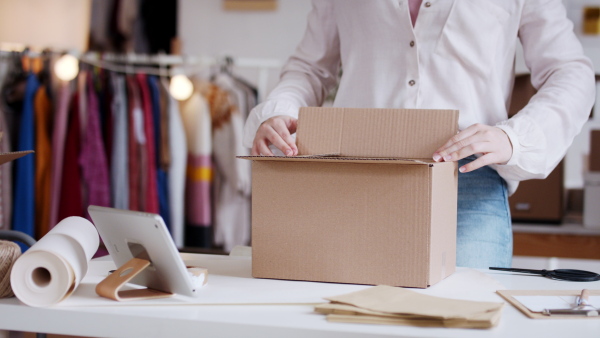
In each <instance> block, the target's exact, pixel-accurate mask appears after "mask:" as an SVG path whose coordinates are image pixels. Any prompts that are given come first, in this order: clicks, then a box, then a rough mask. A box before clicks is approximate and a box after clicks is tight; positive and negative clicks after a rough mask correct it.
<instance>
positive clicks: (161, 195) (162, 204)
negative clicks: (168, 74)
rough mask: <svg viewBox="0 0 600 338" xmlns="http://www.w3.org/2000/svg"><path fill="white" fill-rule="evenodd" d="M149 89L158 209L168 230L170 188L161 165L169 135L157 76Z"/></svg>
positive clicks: (152, 77) (169, 224)
mask: <svg viewBox="0 0 600 338" xmlns="http://www.w3.org/2000/svg"><path fill="white" fill-rule="evenodd" d="M148 87H149V89H150V97H151V100H152V125H153V127H154V151H155V154H154V155H155V156H154V158H155V161H154V167H155V170H156V186H157V195H158V201H157V202H158V208H159V214H160V216H161V217H162V218H163V220H164V221H165V223H166V225H167V228H169V229H170V228H171V220H170V218H171V216H170V214H171V211H170V208H169V199H168V195H169V187H168V181H167V169H168V168H165V167H163V166H162V165H161V164H162V163H161V158H162V152H163V151H164V149H163V148H162V146H161V145H162V140H163V139H166V138H168V136H169V135H168V134H166V133H164V132H163V130H162V128H161V122H162V119H161V108H162V106H161V102H160V101H161V98H160V90H159V88H158V87H159V84H158V78H157V77H156V76H148ZM167 122H168V121H167Z"/></svg>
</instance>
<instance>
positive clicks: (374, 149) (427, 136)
mask: <svg viewBox="0 0 600 338" xmlns="http://www.w3.org/2000/svg"><path fill="white" fill-rule="evenodd" d="M457 130H458V111H456V110H434V109H351V108H345V109H344V127H343V131H342V143H341V144H342V145H341V155H342V156H364V157H401V158H431V156H433V153H434V152H435V151H436V150H437V149H438V148H439V147H440V145H442V144H444V143H445V142H446V141H448V139H450V138H451V137H452V136H454V135H455V134H456V132H457Z"/></svg>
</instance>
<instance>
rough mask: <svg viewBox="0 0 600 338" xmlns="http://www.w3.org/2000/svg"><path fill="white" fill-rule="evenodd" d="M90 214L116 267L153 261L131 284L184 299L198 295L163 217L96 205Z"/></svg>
mask: <svg viewBox="0 0 600 338" xmlns="http://www.w3.org/2000/svg"><path fill="white" fill-rule="evenodd" d="M88 212H89V213H90V216H91V217H92V220H93V222H94V224H95V225H96V229H98V233H100V237H101V238H102V240H103V241H104V245H105V246H106V249H107V250H108V253H109V254H110V256H111V257H112V259H113V261H114V262H115V264H116V266H117V267H120V266H122V265H123V264H125V263H127V262H128V261H129V260H130V259H132V258H133V257H138V258H145V259H149V260H150V262H151V264H150V266H149V267H147V268H146V269H144V271H142V272H141V273H140V274H139V275H137V276H135V277H134V278H133V279H132V280H131V281H130V283H134V284H138V285H142V286H147V287H148V288H151V289H155V290H159V291H164V292H170V293H177V294H180V295H185V296H194V295H195V294H196V289H195V287H194V286H193V285H192V280H191V277H190V276H189V274H188V272H187V268H186V266H185V264H184V263H183V260H182V259H181V256H180V255H179V251H178V250H177V248H176V247H175V244H174V243H173V239H172V238H171V234H170V233H169V231H168V229H167V227H166V225H165V222H164V221H163V219H162V217H161V216H160V215H156V214H151V213H147V212H140V211H130V210H121V209H113V208H106V207H99V206H95V205H90V206H89V207H88Z"/></svg>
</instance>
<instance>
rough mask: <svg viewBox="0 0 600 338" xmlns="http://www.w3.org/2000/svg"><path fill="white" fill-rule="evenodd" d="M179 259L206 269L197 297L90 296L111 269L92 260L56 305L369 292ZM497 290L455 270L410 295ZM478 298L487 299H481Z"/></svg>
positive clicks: (203, 258) (268, 300) (299, 300)
mask: <svg viewBox="0 0 600 338" xmlns="http://www.w3.org/2000/svg"><path fill="white" fill-rule="evenodd" d="M182 258H183V259H184V260H185V263H186V265H194V266H200V267H203V268H207V269H208V284H207V285H206V286H204V287H202V289H201V290H200V293H199V295H198V296H197V297H194V298H191V297H184V296H178V295H175V296H174V297H171V298H163V299H156V300H142V301H128V302H116V301H113V300H109V299H106V298H101V297H100V296H98V295H97V294H96V292H95V287H96V284H97V283H98V282H99V281H101V280H102V279H103V278H104V277H106V275H107V274H108V271H109V270H112V269H115V265H114V263H113V262H112V261H110V260H92V261H91V262H90V270H89V272H88V274H87V275H86V277H85V278H84V279H83V281H82V282H81V284H80V285H79V287H78V288H77V290H75V292H74V293H73V295H71V297H69V298H67V299H65V300H64V301H63V302H61V303H60V304H59V305H58V306H59V307H76V306H82V307H89V306H153V305H216V304H227V305H253V304H261V305H266V304H277V305H282V304H318V303H325V302H326V301H325V299H324V298H326V297H331V296H336V295H340V294H345V293H350V292H354V291H359V290H363V289H366V288H370V287H371V286H369V285H355V284H335V283H317V282H301V281H285V280H273V279H258V278H253V277H252V267H251V263H252V261H251V258H250V257H229V256H212V255H211V256H207V255H197V254H182ZM499 288H503V287H502V285H500V284H499V283H498V282H497V281H495V280H494V279H493V278H491V277H489V276H487V275H486V274H484V273H482V272H480V271H477V270H474V269H468V268H458V269H457V272H456V273H454V274H453V275H452V276H450V277H448V278H446V279H445V280H444V281H442V282H440V283H438V284H436V285H434V286H433V287H431V288H430V289H426V290H420V289H411V290H414V291H415V292H423V293H426V294H429V295H439V296H443V297H448V298H456V299H470V300H491V301H492V300H493V301H498V297H497V295H495V294H494V292H495V291H496V290H498V289H499ZM474 290H477V291H478V292H475V291H474ZM481 291H484V292H481ZM483 293H485V294H487V295H490V297H489V298H488V299H481V294H483ZM473 294H479V297H477V298H476V299H475V298H473V297H475V296H473Z"/></svg>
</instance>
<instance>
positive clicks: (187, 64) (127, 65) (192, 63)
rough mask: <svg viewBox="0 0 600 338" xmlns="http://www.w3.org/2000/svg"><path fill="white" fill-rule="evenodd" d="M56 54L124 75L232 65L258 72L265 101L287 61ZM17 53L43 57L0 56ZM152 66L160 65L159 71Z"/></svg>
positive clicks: (8, 50) (1, 48)
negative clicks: (273, 74)
mask: <svg viewBox="0 0 600 338" xmlns="http://www.w3.org/2000/svg"><path fill="white" fill-rule="evenodd" d="M48 51H49V52H50V53H54V54H65V53H70V54H71V55H73V56H75V57H77V58H78V59H79V60H80V61H81V62H84V63H87V64H91V65H93V66H96V67H100V68H105V69H108V70H112V71H116V72H121V73H135V72H143V73H147V74H152V75H158V76H170V75H172V73H174V72H177V73H179V74H181V73H183V74H185V75H188V76H192V75H196V74H197V73H199V72H201V71H203V70H206V69H207V68H210V67H215V66H221V65H223V64H225V63H227V62H230V64H231V65H232V66H235V67H236V68H245V69H257V70H258V79H257V81H256V85H257V89H258V99H259V101H262V100H263V99H264V95H266V93H267V90H268V81H269V72H270V71H278V70H279V69H281V67H282V66H283V62H281V61H280V60H277V59H269V58H264V59H263V58H244V57H240V58H236V57H232V56H229V55H223V56H218V57H211V56H206V55H204V56H195V55H172V54H136V53H127V54H116V53H99V52H85V53H78V52H73V51H57V50H48ZM14 52H21V53H26V55H27V56H30V57H39V56H42V55H43V52H42V51H38V50H32V49H28V48H27V46H24V45H20V44H6V43H2V44H0V56H9V55H12V54H13V53H14ZM152 66H159V67H158V68H156V67H152Z"/></svg>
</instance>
